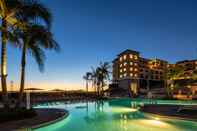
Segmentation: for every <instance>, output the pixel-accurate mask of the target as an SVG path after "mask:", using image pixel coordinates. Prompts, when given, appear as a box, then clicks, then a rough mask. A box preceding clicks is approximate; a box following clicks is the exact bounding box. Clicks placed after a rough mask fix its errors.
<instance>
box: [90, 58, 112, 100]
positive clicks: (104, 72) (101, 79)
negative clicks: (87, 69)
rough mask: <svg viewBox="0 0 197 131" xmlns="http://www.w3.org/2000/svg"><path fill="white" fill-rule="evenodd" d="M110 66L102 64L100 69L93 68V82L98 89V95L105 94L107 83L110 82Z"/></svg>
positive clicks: (106, 63) (105, 63)
mask: <svg viewBox="0 0 197 131" xmlns="http://www.w3.org/2000/svg"><path fill="white" fill-rule="evenodd" d="M109 69H110V65H109V63H108V62H104V63H102V62H101V63H100V65H99V67H97V68H96V69H94V68H92V77H93V78H92V80H93V83H94V86H95V88H96V92H97V95H98V96H100V95H102V94H101V93H103V90H104V87H105V86H106V82H107V81H108V80H109V78H110V76H109V74H110V71H109Z"/></svg>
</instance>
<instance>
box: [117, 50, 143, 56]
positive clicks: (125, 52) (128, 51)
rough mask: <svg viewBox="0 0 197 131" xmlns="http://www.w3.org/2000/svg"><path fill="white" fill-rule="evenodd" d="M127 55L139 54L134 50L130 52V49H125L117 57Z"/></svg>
mask: <svg viewBox="0 0 197 131" xmlns="http://www.w3.org/2000/svg"><path fill="white" fill-rule="evenodd" d="M127 53H134V54H139V53H140V52H138V51H134V50H130V49H126V50H125V51H123V52H121V53H120V54H118V56H121V55H122V54H127Z"/></svg>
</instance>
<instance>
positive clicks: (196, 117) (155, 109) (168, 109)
mask: <svg viewBox="0 0 197 131" xmlns="http://www.w3.org/2000/svg"><path fill="white" fill-rule="evenodd" d="M180 107H181V106H178V105H145V106H144V107H142V108H141V111H143V112H147V113H153V114H157V115H161V116H170V117H176V118H179V119H187V120H193V121H197V110H192V111H190V110H187V111H184V112H178V109H179V108H180Z"/></svg>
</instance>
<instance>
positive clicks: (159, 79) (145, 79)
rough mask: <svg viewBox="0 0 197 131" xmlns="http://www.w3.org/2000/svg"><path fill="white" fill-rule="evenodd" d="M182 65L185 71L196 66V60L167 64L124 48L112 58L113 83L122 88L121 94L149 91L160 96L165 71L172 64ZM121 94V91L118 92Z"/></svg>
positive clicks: (113, 85)
mask: <svg viewBox="0 0 197 131" xmlns="http://www.w3.org/2000/svg"><path fill="white" fill-rule="evenodd" d="M177 65H179V66H183V67H184V69H186V70H185V73H189V72H190V70H194V69H196V68H197V60H191V61H189V60H187V61H180V62H177V63H176V64H169V63H168V62H167V61H165V60H161V59H147V58H143V57H141V56H140V53H139V52H138V51H133V50H129V49H127V50H125V51H123V52H121V53H120V54H118V55H117V58H115V59H114V60H113V84H112V85H111V87H112V88H113V87H116V88H119V89H123V90H124V92H123V93H124V94H123V95H128V96H131V97H136V96H143V95H144V96H147V93H148V92H149V91H151V92H153V93H154V94H157V96H158V97H162V95H164V94H165V92H166V89H165V88H164V87H165V84H166V81H165V80H166V79H167V71H168V70H169V69H171V67H174V66H177ZM119 93H120V94H121V92H119Z"/></svg>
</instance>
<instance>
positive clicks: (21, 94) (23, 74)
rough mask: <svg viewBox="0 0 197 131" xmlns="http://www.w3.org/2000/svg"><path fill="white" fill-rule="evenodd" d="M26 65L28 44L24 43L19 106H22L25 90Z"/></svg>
mask: <svg viewBox="0 0 197 131" xmlns="http://www.w3.org/2000/svg"><path fill="white" fill-rule="evenodd" d="M25 65H26V44H25V43H24V46H23V50H22V59H21V83H20V93H19V100H18V106H20V105H21V104H22V101H23V92H24V86H25Z"/></svg>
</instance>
